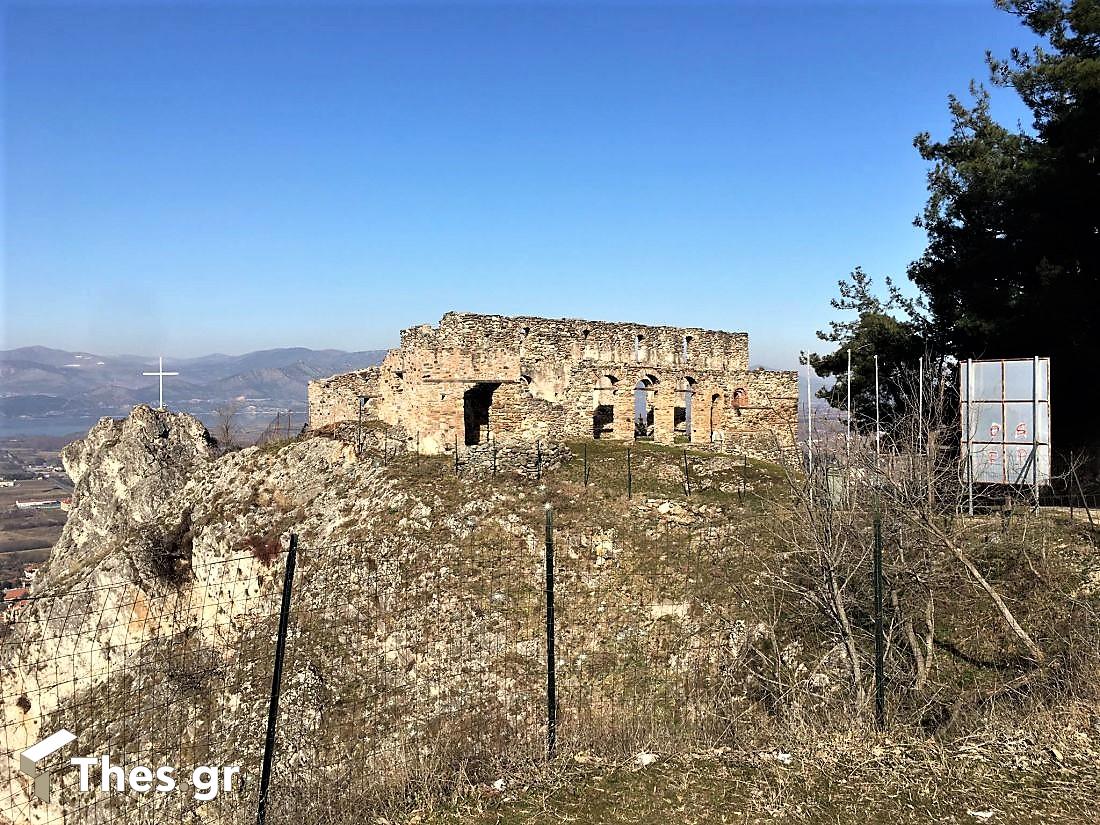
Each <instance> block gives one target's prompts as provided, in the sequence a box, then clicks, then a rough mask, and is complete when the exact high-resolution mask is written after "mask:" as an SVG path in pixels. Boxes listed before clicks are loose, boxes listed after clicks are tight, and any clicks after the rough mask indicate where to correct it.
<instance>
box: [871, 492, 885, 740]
mask: <svg viewBox="0 0 1100 825" xmlns="http://www.w3.org/2000/svg"><path fill="white" fill-rule="evenodd" d="M874 577H875V725H876V726H877V727H878V729H879V730H882V729H883V728H885V727H886V684H885V681H884V675H883V671H884V667H883V664H884V663H883V657H884V655H885V650H886V639H885V638H884V634H883V626H882V505H881V504H880V503H879V502H877V501H876V503H875V553H874Z"/></svg>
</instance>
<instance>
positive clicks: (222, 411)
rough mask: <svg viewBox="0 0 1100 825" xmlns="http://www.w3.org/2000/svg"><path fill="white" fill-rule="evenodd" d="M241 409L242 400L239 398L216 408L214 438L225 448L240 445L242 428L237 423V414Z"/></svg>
mask: <svg viewBox="0 0 1100 825" xmlns="http://www.w3.org/2000/svg"><path fill="white" fill-rule="evenodd" d="M240 411H241V401H240V399H237V398H234V399H231V400H229V401H227V402H226V403H225V404H222V405H221V406H220V407H218V408H217V409H215V410H214V416H215V425H214V438H216V439H217V440H218V444H220V445H221V448H222V449H223V450H234V449H237V448H238V447H239V446H240V444H239V443H238V441H239V438H240V428H239V427H238V425H237V414H238V413H239V412H240Z"/></svg>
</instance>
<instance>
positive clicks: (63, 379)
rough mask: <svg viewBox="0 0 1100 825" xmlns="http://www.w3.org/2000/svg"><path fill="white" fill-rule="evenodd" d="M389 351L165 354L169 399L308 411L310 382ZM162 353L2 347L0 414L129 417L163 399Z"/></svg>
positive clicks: (197, 407) (181, 404) (257, 411)
mask: <svg viewBox="0 0 1100 825" xmlns="http://www.w3.org/2000/svg"><path fill="white" fill-rule="evenodd" d="M385 354H386V351H385V350H367V351H363V352H344V351H343V350H331V349H326V350H312V349H306V348H304V347H289V348H285V349H269V350H259V351H257V352H249V353H247V354H245V355H221V354H215V355H204V356H201V357H199V358H165V360H164V368H165V370H170V371H176V372H179V373H180V374H179V376H171V377H168V378H165V380H164V399H165V403H166V404H167V405H168V406H170V407H172V408H173V409H180V410H185V411H187V412H193V413H195V414H197V415H204V414H208V413H209V412H210V411H212V410H214V409H216V408H217V407H220V406H222V405H224V404H226V403H227V402H229V401H230V400H232V399H238V400H240V402H241V407H242V411H244V412H246V413H252V414H254V415H266V414H268V413H273V412H275V411H278V410H287V409H293V410H296V411H300V410H304V409H305V403H306V384H307V383H308V382H309V381H310V380H312V379H314V378H319V377H324V376H328V375H333V374H335V373H339V372H348V371H350V370H355V369H362V368H364V367H369V366H373V365H375V364H378V363H381V361H382V357H383V356H384V355H385ZM156 369H157V359H156V357H152V356H147V355H95V354H94V353H90V352H68V351H66V350H57V349H50V348H49V347H20V348H19V349H12V350H0V419H8V420H11V419H37V418H52V417H59V416H60V417H66V418H69V417H73V418H77V417H98V416H104V415H113V416H118V415H125V414H127V413H128V412H129V411H130V408H131V407H133V406H134V405H135V404H141V403H146V404H156V403H157V391H158V390H157V379H156V378H151V377H148V376H144V375H142V373H143V372H150V371H155V370H156Z"/></svg>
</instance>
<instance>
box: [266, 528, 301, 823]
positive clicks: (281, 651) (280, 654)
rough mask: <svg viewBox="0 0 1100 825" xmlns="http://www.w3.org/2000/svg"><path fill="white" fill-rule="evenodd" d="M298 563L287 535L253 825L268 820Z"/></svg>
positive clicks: (294, 541)
mask: <svg viewBox="0 0 1100 825" xmlns="http://www.w3.org/2000/svg"><path fill="white" fill-rule="evenodd" d="M297 560H298V535H297V533H291V534H290V547H289V548H288V549H287V553H286V573H285V574H284V575H283V601H282V605H281V606H280V608H279V635H278V636H277V638H276V642H275V667H274V668H273V670H272V672H271V701H270V703H269V704H268V708H267V736H266V738H265V739H264V761H263V769H262V770H261V771H260V803H259V808H258V809H257V811H256V825H264V821H265V820H266V818H267V792H268V789H269V787H270V785H271V764H272V761H273V760H274V757H275V728H276V725H277V723H278V720H279V693H280V692H281V690H282V682H283V659H284V657H285V655H286V635H287V628H288V626H289V625H290V594H291V590H292V589H293V586H294V567H295V565H296V563H297Z"/></svg>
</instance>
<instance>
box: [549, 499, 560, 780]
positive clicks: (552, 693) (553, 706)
mask: <svg viewBox="0 0 1100 825" xmlns="http://www.w3.org/2000/svg"><path fill="white" fill-rule="evenodd" d="M557 745H558V688H557V663H556V660H555V653H554V510H553V508H552V507H551V506H550V504H547V505H546V758H547V759H553V758H554V753H555V751H556V750H557Z"/></svg>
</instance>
